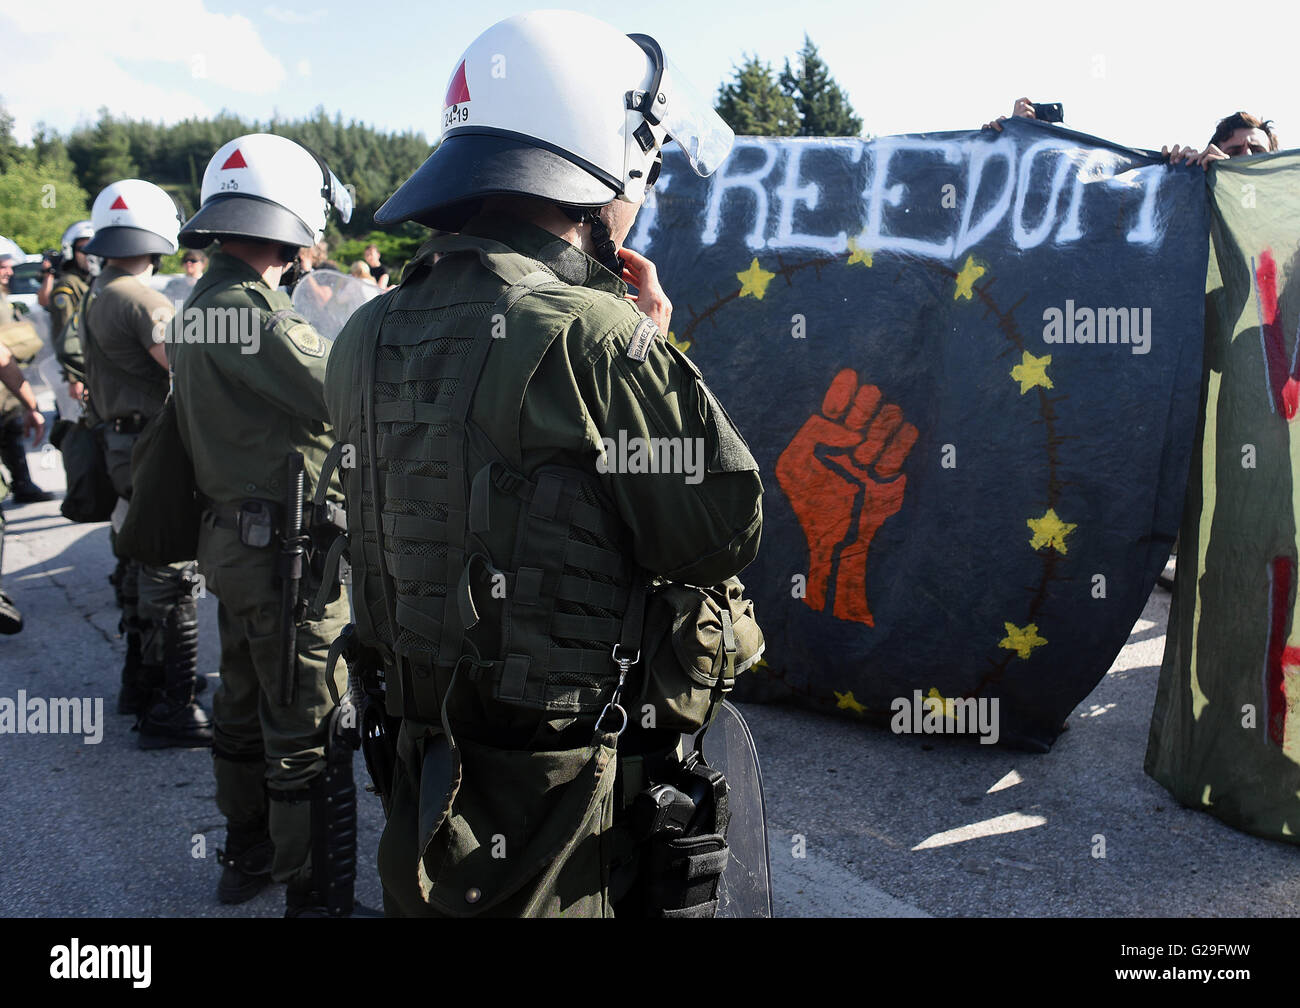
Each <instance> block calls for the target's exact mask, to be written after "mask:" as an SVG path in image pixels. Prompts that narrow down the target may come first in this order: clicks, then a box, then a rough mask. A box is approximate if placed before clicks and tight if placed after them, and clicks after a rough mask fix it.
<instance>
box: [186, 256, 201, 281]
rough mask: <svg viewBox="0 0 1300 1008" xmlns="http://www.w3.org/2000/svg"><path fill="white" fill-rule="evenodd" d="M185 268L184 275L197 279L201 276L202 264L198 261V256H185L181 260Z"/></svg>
mask: <svg viewBox="0 0 1300 1008" xmlns="http://www.w3.org/2000/svg"><path fill="white" fill-rule="evenodd" d="M181 263H182V264H183V265H184V267H185V275H186V276H192V277H198V276H201V275H202V274H203V263H202V262H200V261H199V258H198V256H186V257H185V258H184V259H182V260H181Z"/></svg>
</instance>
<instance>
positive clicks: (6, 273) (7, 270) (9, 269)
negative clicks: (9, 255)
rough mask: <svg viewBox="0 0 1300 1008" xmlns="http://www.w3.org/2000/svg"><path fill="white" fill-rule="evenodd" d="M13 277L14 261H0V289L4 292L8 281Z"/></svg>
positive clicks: (7, 286)
mask: <svg viewBox="0 0 1300 1008" xmlns="http://www.w3.org/2000/svg"><path fill="white" fill-rule="evenodd" d="M13 275H14V261H13V260H12V259H0V287H3V288H4V289H5V290H8V289H9V281H10V279H12V277H13Z"/></svg>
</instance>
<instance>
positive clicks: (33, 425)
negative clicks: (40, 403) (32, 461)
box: [23, 410, 45, 445]
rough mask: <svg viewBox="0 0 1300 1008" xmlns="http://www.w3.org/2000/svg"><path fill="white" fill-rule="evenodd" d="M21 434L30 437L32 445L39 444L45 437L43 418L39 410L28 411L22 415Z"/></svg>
mask: <svg viewBox="0 0 1300 1008" xmlns="http://www.w3.org/2000/svg"><path fill="white" fill-rule="evenodd" d="M23 434H25V435H30V436H31V439H32V444H33V445H38V444H40V443H41V438H42V437H44V436H45V417H44V416H42V415H41V411H40V410H28V411H27V412H26V413H25V414H24V415H23Z"/></svg>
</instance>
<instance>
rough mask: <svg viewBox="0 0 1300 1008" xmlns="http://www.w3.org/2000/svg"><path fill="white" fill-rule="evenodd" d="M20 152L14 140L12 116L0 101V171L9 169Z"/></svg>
mask: <svg viewBox="0 0 1300 1008" xmlns="http://www.w3.org/2000/svg"><path fill="white" fill-rule="evenodd" d="M20 154H21V150H20V148H19V146H18V143H17V141H15V140H14V117H13V116H12V115H10V114H9V111H8V110H7V109H6V108H5V107H4V104H3V102H0V172H6V171H8V170H9V166H10V165H12V164H15V163H16V162H17V161H18V159H19V157H20Z"/></svg>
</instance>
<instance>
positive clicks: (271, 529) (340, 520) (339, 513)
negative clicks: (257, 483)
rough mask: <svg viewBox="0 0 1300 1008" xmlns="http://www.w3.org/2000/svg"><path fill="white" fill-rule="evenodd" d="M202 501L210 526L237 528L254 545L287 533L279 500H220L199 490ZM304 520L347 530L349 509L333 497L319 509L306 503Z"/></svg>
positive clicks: (309, 524)
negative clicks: (232, 501) (221, 501)
mask: <svg viewBox="0 0 1300 1008" xmlns="http://www.w3.org/2000/svg"><path fill="white" fill-rule="evenodd" d="M199 503H200V504H202V505H203V520H204V521H205V522H206V523H207V524H208V525H209V526H210V527H212V528H220V529H227V530H229V531H232V532H238V533H239V541H240V542H242V543H243V544H244V545H245V546H249V547H251V548H253V549H266V548H267V547H269V546H271V544H272V543H273V542H274V541H275V539H276V538H277V537H279V536H282V535H283V534H284V518H283V515H284V506H283V505H282V504H280V503H279V502H278V501H271V500H263V499H261V498H255V497H254V498H249V499H248V500H244V501H240V502H239V503H238V504H218V503H217V502H216V501H214V500H211V499H210V498H208V497H204V496H203V495H202V494H200V495H199ZM318 512H319V513H318ZM302 522H303V525H304V526H305V527H307V528H317V527H326V528H330V527H332V528H336V529H338V530H339V531H340V532H346V531H347V527H348V526H347V522H348V513H347V511H345V510H344V509H343V507H342V506H341V505H339V504H336V503H335V502H334V501H326V502H325V503H324V504H323V505H322V506H321V507H320V508H319V509H318V508H317V507H316V506H315V505H314V504H312V503H304V504H303V507H302Z"/></svg>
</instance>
